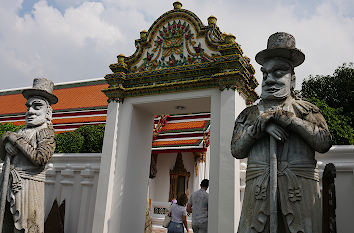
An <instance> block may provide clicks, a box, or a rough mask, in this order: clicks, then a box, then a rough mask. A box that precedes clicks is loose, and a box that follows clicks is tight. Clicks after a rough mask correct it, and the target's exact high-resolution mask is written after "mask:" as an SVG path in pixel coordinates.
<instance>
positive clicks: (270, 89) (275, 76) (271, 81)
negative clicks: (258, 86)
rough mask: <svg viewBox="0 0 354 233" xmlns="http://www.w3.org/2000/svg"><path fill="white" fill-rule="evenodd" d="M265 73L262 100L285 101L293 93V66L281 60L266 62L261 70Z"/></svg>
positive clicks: (275, 59) (273, 59) (274, 59)
mask: <svg viewBox="0 0 354 233" xmlns="http://www.w3.org/2000/svg"><path fill="white" fill-rule="evenodd" d="M261 71H262V73H263V82H262V94H261V99H266V100H276V99H284V98H286V97H288V96H289V95H290V93H291V76H292V67H291V65H290V64H289V63H288V62H286V61H285V60H283V59H281V58H272V59H270V60H268V61H266V62H265V63H264V64H263V67H262V68H261Z"/></svg>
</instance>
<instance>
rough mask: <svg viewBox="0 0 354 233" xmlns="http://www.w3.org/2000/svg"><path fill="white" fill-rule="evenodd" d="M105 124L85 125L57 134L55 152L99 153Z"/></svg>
mask: <svg viewBox="0 0 354 233" xmlns="http://www.w3.org/2000/svg"><path fill="white" fill-rule="evenodd" d="M104 129H105V125H104V124H100V125H85V126H81V127H80V128H78V129H76V130H74V131H71V132H64V133H60V134H57V136H56V142H57V146H56V149H55V152H56V153H100V152H102V145H103V136H104Z"/></svg>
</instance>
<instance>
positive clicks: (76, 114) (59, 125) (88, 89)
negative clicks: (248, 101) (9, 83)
mask: <svg viewBox="0 0 354 233" xmlns="http://www.w3.org/2000/svg"><path fill="white" fill-rule="evenodd" d="M107 86H108V85H107V84H106V83H105V80H104V79H97V80H89V81H79V82H70V83H64V84H56V85H55V86H54V91H53V93H54V94H55V95H56V96H57V97H58V99H59V102H58V103H57V104H55V105H53V106H52V107H53V121H52V122H53V125H54V130H55V132H56V133H62V132H66V131H73V130H75V129H77V128H79V127H80V126H83V125H97V124H105V123H106V117H107V106H108V103H107V97H106V96H105V95H104V94H103V93H102V91H101V90H102V89H104V88H107ZM23 89H24V88H21V89H14V90H4V91H0V106H1V108H0V123H2V124H3V123H6V122H11V123H13V124H15V125H24V124H25V112H26V107H25V102H26V99H25V98H24V97H23V96H22V94H21V91H22V90H23ZM162 118H163V119H165V121H164V120H161V119H162ZM162 122H163V124H161V123H162ZM209 124H210V114H209V113H199V114H186V115H173V116H170V115H165V118H164V117H163V116H155V125H154V139H153V142H152V150H153V153H162V152H164V153H165V152H175V151H200V152H201V151H205V150H206V148H207V146H208V145H207V144H206V142H207V141H206V140H207V139H208V132H209ZM157 127H160V128H159V129H158V130H157Z"/></svg>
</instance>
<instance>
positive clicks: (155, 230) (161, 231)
mask: <svg viewBox="0 0 354 233" xmlns="http://www.w3.org/2000/svg"><path fill="white" fill-rule="evenodd" d="M166 232H167V229H166V228H159V227H152V233H166Z"/></svg>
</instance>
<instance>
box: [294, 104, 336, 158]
mask: <svg viewBox="0 0 354 233" xmlns="http://www.w3.org/2000/svg"><path fill="white" fill-rule="evenodd" d="M295 110H296V111H297V114H296V115H298V116H299V117H295V118H294V119H292V121H291V125H290V126H289V127H290V129H291V130H293V131H295V132H296V133H298V134H299V135H301V137H302V138H303V139H304V140H305V141H306V142H307V143H308V144H309V145H310V146H311V147H312V148H313V149H314V150H315V151H318V152H320V153H325V152H327V151H328V150H329V149H330V148H331V146H332V137H331V134H330V132H329V130H328V126H327V123H326V120H325V119H324V117H323V116H322V114H321V113H320V111H319V109H318V108H317V107H316V106H315V105H313V104H311V103H309V102H306V101H300V102H298V103H297V104H296V106H295Z"/></svg>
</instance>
